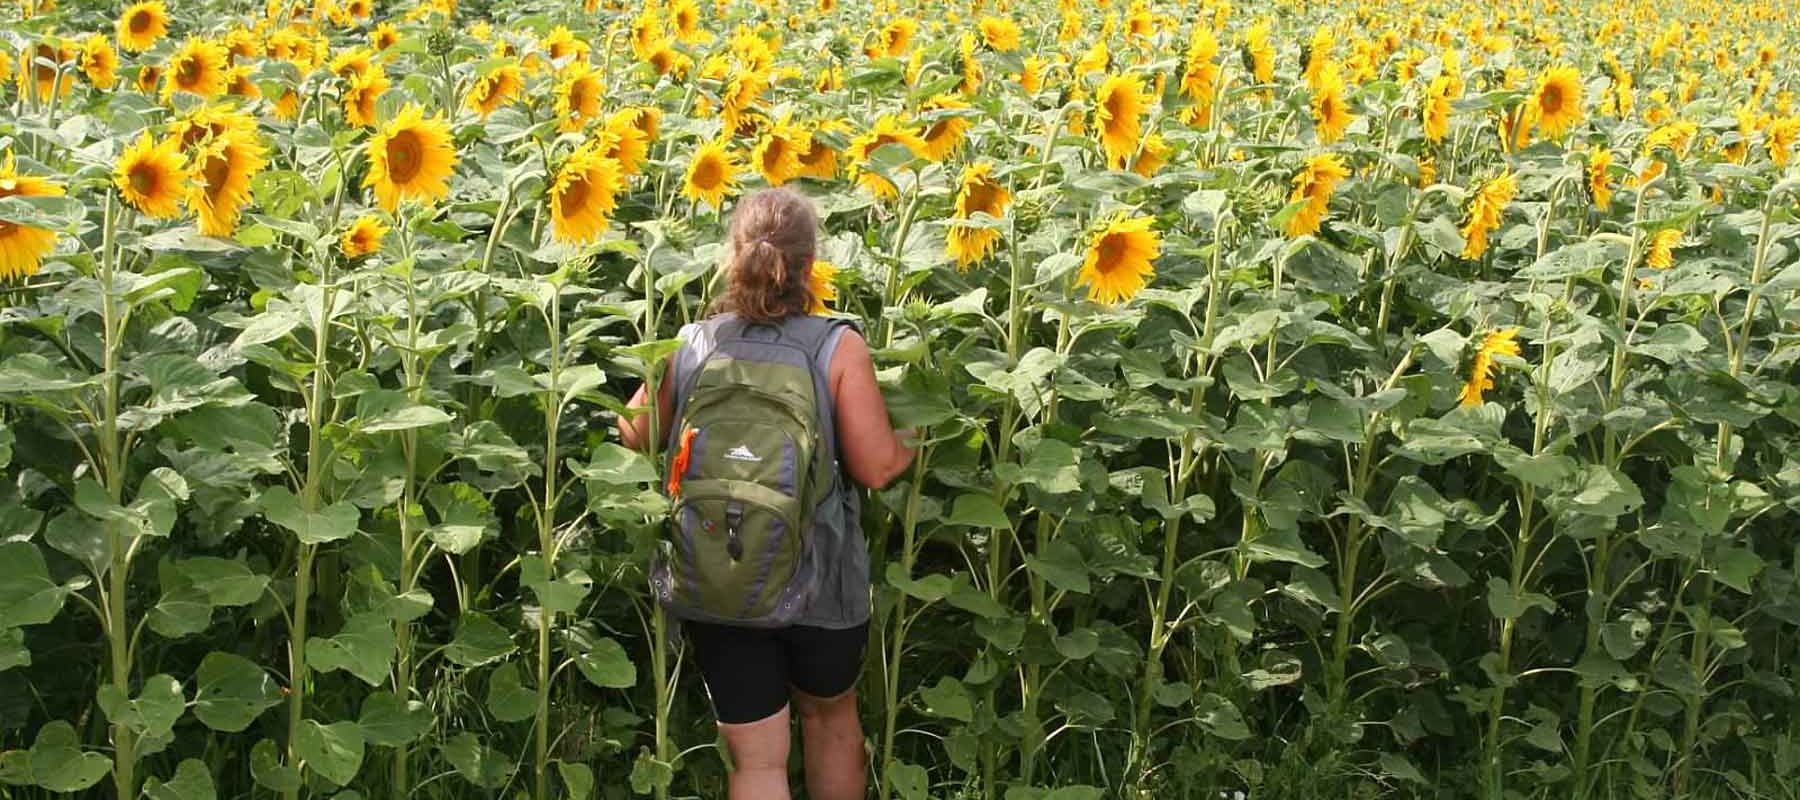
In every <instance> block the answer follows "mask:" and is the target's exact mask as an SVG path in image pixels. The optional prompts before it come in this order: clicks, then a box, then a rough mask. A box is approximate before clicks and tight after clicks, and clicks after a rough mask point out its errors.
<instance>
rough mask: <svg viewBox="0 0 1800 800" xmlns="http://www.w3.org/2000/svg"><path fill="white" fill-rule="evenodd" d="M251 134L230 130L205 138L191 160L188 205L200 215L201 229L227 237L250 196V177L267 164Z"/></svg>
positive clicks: (255, 139) (257, 141)
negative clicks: (203, 143)
mask: <svg viewBox="0 0 1800 800" xmlns="http://www.w3.org/2000/svg"><path fill="white" fill-rule="evenodd" d="M264 152H265V150H264V148H263V145H262V142H261V141H260V140H259V139H258V138H257V137H256V136H255V135H254V134H248V135H246V134H244V133H242V132H240V131H229V132H227V133H226V134H225V135H223V136H215V137H212V138H211V139H208V140H207V142H206V144H205V145H204V146H203V147H202V148H201V149H200V152H199V154H198V155H197V156H196V157H195V158H194V160H193V161H192V162H191V163H190V165H189V166H190V168H191V170H192V174H191V176H190V180H189V183H188V192H187V207H188V208H191V209H193V210H194V211H195V213H196V214H198V216H199V217H200V232H201V233H203V234H206V235H207V236H230V235H231V234H232V233H233V232H234V231H236V230H237V223H238V212H240V211H242V210H243V207H244V203H245V202H247V201H248V200H249V199H250V180H251V179H252V178H254V177H256V174H257V173H258V172H261V171H262V169H263V167H265V166H267V165H268V163H269V160H268V158H267V157H266V156H265V155H264Z"/></svg>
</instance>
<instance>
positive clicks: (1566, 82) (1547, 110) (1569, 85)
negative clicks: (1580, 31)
mask: <svg viewBox="0 0 1800 800" xmlns="http://www.w3.org/2000/svg"><path fill="white" fill-rule="evenodd" d="M1531 102H1532V104H1533V105H1534V106H1535V109H1534V110H1535V111H1536V116H1537V121H1538V124H1539V125H1542V126H1543V128H1544V135H1545V136H1548V137H1550V138H1552V139H1554V138H1557V137H1559V136H1562V135H1563V134H1564V133H1567V132H1568V131H1569V129H1570V128H1573V127H1575V126H1576V125H1579V124H1581V73H1579V72H1576V71H1575V68H1574V67H1552V68H1550V69H1549V70H1546V71H1545V72H1544V75H1543V77H1541V78H1539V79H1538V85H1537V92H1535V93H1534V94H1532V96H1531Z"/></svg>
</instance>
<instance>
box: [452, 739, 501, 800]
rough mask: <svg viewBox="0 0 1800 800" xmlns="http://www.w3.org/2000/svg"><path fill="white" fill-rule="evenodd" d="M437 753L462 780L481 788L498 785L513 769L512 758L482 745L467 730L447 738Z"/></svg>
mask: <svg viewBox="0 0 1800 800" xmlns="http://www.w3.org/2000/svg"><path fill="white" fill-rule="evenodd" d="M438 752H440V753H442V754H443V756H444V760H445V761H448V762H450V765H451V766H452V767H455V768H456V771H457V773H458V774H460V775H462V776H463V778H464V779H465V780H467V781H468V782H470V783H473V784H475V785H476V786H480V787H483V788H488V789H492V788H495V787H498V786H500V785H501V784H503V783H505V782H506V778H507V776H508V775H511V774H512V771H513V762H512V759H509V758H507V757H506V755H505V754H503V753H500V752H499V751H496V750H492V749H489V748H488V747H486V746H483V745H482V743H481V739H480V737H477V736H476V735H475V734H474V733H472V732H469V731H463V732H462V733H459V734H457V735H455V736H452V737H450V740H449V741H447V742H444V743H443V744H441V745H439V746H438Z"/></svg>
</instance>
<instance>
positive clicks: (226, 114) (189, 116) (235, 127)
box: [169, 105, 256, 155]
mask: <svg viewBox="0 0 1800 800" xmlns="http://www.w3.org/2000/svg"><path fill="white" fill-rule="evenodd" d="M227 133H237V134H240V135H243V136H253V135H255V133H256V120H255V119H253V118H252V117H251V116H250V115H248V114H244V113H242V112H238V111H234V110H232V109H230V108H227V107H224V106H216V105H214V106H198V107H196V108H194V109H192V110H190V111H188V113H186V114H184V115H182V116H181V117H180V118H179V119H177V120H175V122H173V123H172V124H170V126H169V137H170V138H172V139H175V140H176V141H178V142H180V143H181V148H182V149H183V150H185V151H189V152H190V155H191V151H193V150H195V149H198V148H199V147H200V146H201V145H203V144H205V143H206V140H207V139H209V138H216V137H219V136H224V135H226V134H227Z"/></svg>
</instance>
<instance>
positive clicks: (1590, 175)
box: [1587, 150, 1613, 211]
mask: <svg viewBox="0 0 1800 800" xmlns="http://www.w3.org/2000/svg"><path fill="white" fill-rule="evenodd" d="M1612 160H1613V155H1612V151H1611V150H1594V151H1591V152H1590V153H1589V154H1588V160H1587V184H1588V194H1589V195H1591V196H1592V197H1593V198H1594V207H1595V208H1598V209H1600V210H1601V211H1605V210H1607V209H1608V208H1611V207H1612V193H1613V190H1612V174H1611V173H1610V172H1609V169H1610V168H1611V167H1612Z"/></svg>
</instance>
